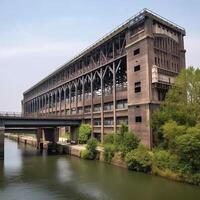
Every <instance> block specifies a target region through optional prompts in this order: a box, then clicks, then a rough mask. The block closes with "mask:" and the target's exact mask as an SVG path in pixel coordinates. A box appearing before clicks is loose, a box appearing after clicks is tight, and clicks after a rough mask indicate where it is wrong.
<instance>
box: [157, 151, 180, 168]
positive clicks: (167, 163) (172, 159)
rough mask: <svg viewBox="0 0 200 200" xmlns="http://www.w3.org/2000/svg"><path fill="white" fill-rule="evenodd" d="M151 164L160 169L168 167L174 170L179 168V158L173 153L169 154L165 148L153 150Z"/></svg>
mask: <svg viewBox="0 0 200 200" xmlns="http://www.w3.org/2000/svg"><path fill="white" fill-rule="evenodd" d="M153 165H154V166H155V167H157V168H159V169H161V170H166V169H170V170H172V171H176V170H178V169H179V158H178V156H177V155H175V154H170V152H169V151H166V150H155V151H154V154H153Z"/></svg>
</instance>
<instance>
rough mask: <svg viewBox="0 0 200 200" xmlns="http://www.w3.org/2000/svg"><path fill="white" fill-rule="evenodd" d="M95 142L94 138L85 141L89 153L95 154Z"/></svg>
mask: <svg viewBox="0 0 200 200" xmlns="http://www.w3.org/2000/svg"><path fill="white" fill-rule="evenodd" d="M97 143H98V142H97V140H96V139H95V138H90V139H89V140H88V141H87V146H86V148H87V149H88V150H89V151H91V152H96V148H97Z"/></svg>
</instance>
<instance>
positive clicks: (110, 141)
mask: <svg viewBox="0 0 200 200" xmlns="http://www.w3.org/2000/svg"><path fill="white" fill-rule="evenodd" d="M103 142H104V144H113V143H114V133H108V134H106V135H105V136H104V141H103Z"/></svg>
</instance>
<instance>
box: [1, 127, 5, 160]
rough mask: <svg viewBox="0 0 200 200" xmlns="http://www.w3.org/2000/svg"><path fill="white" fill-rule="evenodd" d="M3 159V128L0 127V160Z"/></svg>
mask: <svg viewBox="0 0 200 200" xmlns="http://www.w3.org/2000/svg"><path fill="white" fill-rule="evenodd" d="M3 159H4V128H3V127H0V160H3Z"/></svg>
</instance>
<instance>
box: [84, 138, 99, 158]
mask: <svg viewBox="0 0 200 200" xmlns="http://www.w3.org/2000/svg"><path fill="white" fill-rule="evenodd" d="M97 144H98V142H97V140H96V139H95V138H90V139H89V140H88V141H87V146H86V149H85V150H83V151H82V152H81V157H82V158H83V159H88V160H94V159H95V158H96V153H97V151H96V148H97Z"/></svg>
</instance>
